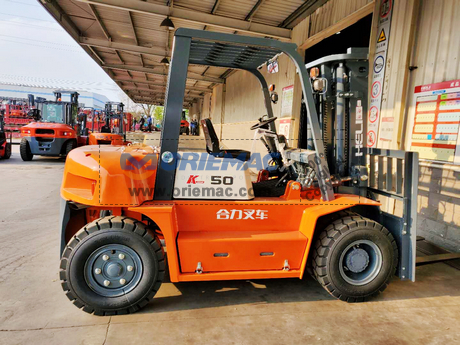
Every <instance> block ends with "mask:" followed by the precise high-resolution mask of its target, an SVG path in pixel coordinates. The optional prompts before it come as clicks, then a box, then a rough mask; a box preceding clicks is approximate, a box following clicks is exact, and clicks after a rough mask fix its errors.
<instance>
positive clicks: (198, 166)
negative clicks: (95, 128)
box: [60, 28, 418, 315]
mask: <svg viewBox="0 0 460 345" xmlns="http://www.w3.org/2000/svg"><path fill="white" fill-rule="evenodd" d="M173 47H174V48H173V55H172V59H171V65H170V71H169V80H168V90H167V93H166V95H167V98H166V106H165V117H164V120H163V131H162V136H161V145H160V147H150V146H134V145H132V146H103V147H102V146H99V147H96V146H86V147H80V148H77V149H75V150H73V151H72V152H70V154H69V155H68V157H67V161H66V164H65V170H64V178H63V182H62V186H61V196H62V198H63V202H62V206H61V252H60V253H61V264H60V279H61V281H62V288H63V290H64V291H65V293H66V295H67V297H68V298H69V299H70V300H71V301H72V303H73V304H74V305H75V306H77V307H78V308H80V309H82V310H83V311H85V312H87V313H94V314H96V315H117V314H126V313H134V312H136V311H138V310H139V309H141V308H142V307H144V306H146V305H147V304H148V303H149V302H150V301H151V300H152V299H153V298H154V296H155V294H156V292H157V291H158V289H159V288H160V286H161V284H162V281H163V279H164V277H165V271H166V270H169V277H170V280H171V282H172V283H176V282H193V281H211V280H253V279H269V278H270V279H275V278H299V279H302V278H303V277H304V274H305V272H306V271H308V272H311V273H312V274H313V276H314V277H315V278H316V280H317V281H318V282H319V284H321V285H322V286H323V287H324V288H325V289H326V290H327V291H328V292H329V293H330V294H331V295H332V296H334V297H336V298H338V299H340V300H343V301H347V302H362V301H366V300H368V299H370V298H372V297H374V296H376V295H378V294H380V293H381V292H382V291H383V290H385V288H386V287H387V285H388V284H389V282H390V280H391V279H392V277H393V276H394V275H395V274H396V275H397V276H398V277H399V278H400V279H403V280H414V279H415V236H416V232H415V224H416V214H417V207H416V195H417V194H416V193H417V181H418V176H417V172H418V156H417V154H416V153H412V152H405V151H398V150H379V149H371V148H367V146H366V133H367V121H366V116H364V117H363V114H366V113H367V90H366V91H365V92H364V91H363V90H364V87H365V85H367V75H368V62H367V53H366V54H364V56H363V54H360V53H359V54H358V53H353V52H350V53H349V54H342V55H340V54H339V55H334V56H331V57H328V58H325V59H324V60H322V61H318V64H317V65H316V66H309V67H308V69H309V70H310V72H311V75H309V72H308V70H307V67H306V66H305V65H304V63H303V61H302V58H301V56H300V55H299V54H298V52H297V46H296V45H295V44H292V43H285V42H280V41H276V40H273V39H266V38H259V37H246V36H240V35H231V34H223V33H218V32H210V31H200V30H192V29H185V28H180V29H178V30H176V32H175V35H174V44H173ZM280 54H285V55H287V56H288V57H290V58H291V60H292V61H293V63H294V64H295V66H296V68H297V71H298V75H299V78H300V81H301V87H302V91H303V97H304V104H305V107H306V112H305V113H306V115H305V116H306V119H305V122H307V124H306V125H307V126H308V128H305V130H304V131H305V132H306V133H307V132H308V133H309V134H308V135H309V139H310V140H307V142H308V143H309V147H306V148H290V147H289V146H288V144H287V143H288V141H287V140H286V138H285V137H284V136H282V135H279V134H277V132H276V127H275V120H276V118H275V117H274V116H273V109H272V105H271V102H272V101H273V102H274V101H276V98H277V97H276V96H277V95H276V94H274V93H272V94H270V89H269V87H268V85H267V83H266V81H265V78H264V76H263V75H262V73H261V72H260V71H259V68H264V66H266V64H267V62H270V61H273V59H276V58H277V57H278V56H279V55H280ZM189 64H193V65H204V66H216V67H224V68H234V69H241V70H246V71H248V72H250V73H252V75H254V76H255V77H256V78H257V79H258V81H259V82H260V85H261V88H262V93H263V96H264V104H265V108H266V115H265V116H262V117H261V118H260V120H259V122H258V123H256V124H255V125H253V126H252V127H251V128H250V129H251V130H253V131H254V140H255V141H257V142H260V141H262V142H263V143H264V146H265V147H266V148H267V155H266V156H264V157H263V158H262V157H260V156H259V158H258V156H257V154H256V153H254V152H253V153H252V155H251V152H248V151H245V150H241V149H223V148H222V147H221V146H220V143H219V140H218V137H217V135H216V133H215V131H214V128H213V125H212V122H211V121H210V119H204V120H203V121H202V128H203V132H204V135H205V139H206V147H205V149H206V151H204V152H180V151H178V140H179V137H180V131H181V129H180V127H181V113H182V104H183V98H184V93H185V86H186V78H187V67H188V65H189ZM345 75H346V78H345ZM339 84H340V85H339ZM339 86H340V87H339ZM328 102H329V103H332V104H333V105H335V106H333V107H331V106H330V104H328V105H327V106H326V103H328ZM339 103H340V105H341V106H343V109H338V107H337V105H338V104H339ZM344 105H345V106H344ZM257 115H259V114H257ZM254 117H255V114H251V118H254ZM326 118H328V120H329V121H328V122H327V123H326V121H325V119H326ZM248 130H249V128H248ZM343 131H345V133H342V132H343ZM338 139H339V140H338ZM338 141H339V142H338ZM325 148H326V149H325ZM250 168H252V169H254V168H256V169H257V170H259V175H258V176H259V177H258V179H257V181H252V179H251V174H250V173H249V169H250ZM384 197H385V198H389V199H395V200H396V202H398V203H401V205H402V211H403V212H402V214H403V216H402V217H398V216H395V215H393V214H390V213H387V212H385V211H383V210H382V209H381V208H380V206H381V202H380V201H379V199H380V198H384ZM101 211H108V212H109V213H105V216H104V217H101V218H99V215H100V212H101ZM163 246H166V248H167V257H168V260H167V261H166V260H165V252H164V249H163Z"/></svg>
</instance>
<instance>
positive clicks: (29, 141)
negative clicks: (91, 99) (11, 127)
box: [20, 91, 88, 161]
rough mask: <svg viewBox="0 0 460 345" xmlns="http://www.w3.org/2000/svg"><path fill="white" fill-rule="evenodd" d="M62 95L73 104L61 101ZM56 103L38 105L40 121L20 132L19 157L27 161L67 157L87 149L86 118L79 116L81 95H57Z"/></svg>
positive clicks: (41, 101)
mask: <svg viewBox="0 0 460 345" xmlns="http://www.w3.org/2000/svg"><path fill="white" fill-rule="evenodd" d="M62 93H69V94H70V101H69V102H63V101H62ZM54 94H55V97H56V99H55V101H47V100H43V99H40V100H38V101H37V102H36V109H34V111H33V113H34V117H35V118H36V119H37V121H34V122H31V123H30V124H28V125H26V126H24V127H22V128H21V136H22V140H21V145H20V153H21V158H22V160H24V161H30V160H32V159H33V156H34V155H38V156H50V157H65V156H67V154H68V153H69V152H70V151H71V150H72V149H74V148H76V147H77V146H81V145H86V144H87V137H88V129H87V128H86V115H85V114H83V113H79V112H78V93H77V92H73V91H55V92H54Z"/></svg>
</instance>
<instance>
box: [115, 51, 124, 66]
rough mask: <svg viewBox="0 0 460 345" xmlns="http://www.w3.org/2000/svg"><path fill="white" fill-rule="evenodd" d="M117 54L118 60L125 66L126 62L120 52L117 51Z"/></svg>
mask: <svg viewBox="0 0 460 345" xmlns="http://www.w3.org/2000/svg"><path fill="white" fill-rule="evenodd" d="M115 54H116V55H117V58H118V60H120V62H121V63H122V64H124V63H125V62H124V61H123V59H122V58H121V55H120V52H119V51H118V50H115Z"/></svg>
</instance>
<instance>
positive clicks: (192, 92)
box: [121, 86, 203, 97]
mask: <svg viewBox="0 0 460 345" xmlns="http://www.w3.org/2000/svg"><path fill="white" fill-rule="evenodd" d="M121 88H122V89H123V90H126V91H139V92H148V93H159V92H160V93H165V92H166V87H164V86H153V88H152V89H150V88H142V87H133V86H123V87H121ZM155 88H157V89H155ZM186 92H187V94H190V95H191V96H195V95H196V97H200V96H201V97H202V95H200V94H201V93H203V92H201V91H196V90H193V89H186Z"/></svg>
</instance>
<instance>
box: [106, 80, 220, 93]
mask: <svg viewBox="0 0 460 345" xmlns="http://www.w3.org/2000/svg"><path fill="white" fill-rule="evenodd" d="M112 79H113V80H114V81H115V82H122V83H136V84H141V85H142V84H143V85H149V86H150V85H151V86H161V87H164V88H166V84H158V83H155V82H153V81H144V80H140V81H139V80H133V79H124V78H120V77H116V78H115V77H113V78H112ZM185 88H186V89H193V90H196V91H199V92H209V93H210V92H212V90H211V89H208V88H206V87H199V86H186V87H185Z"/></svg>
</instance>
